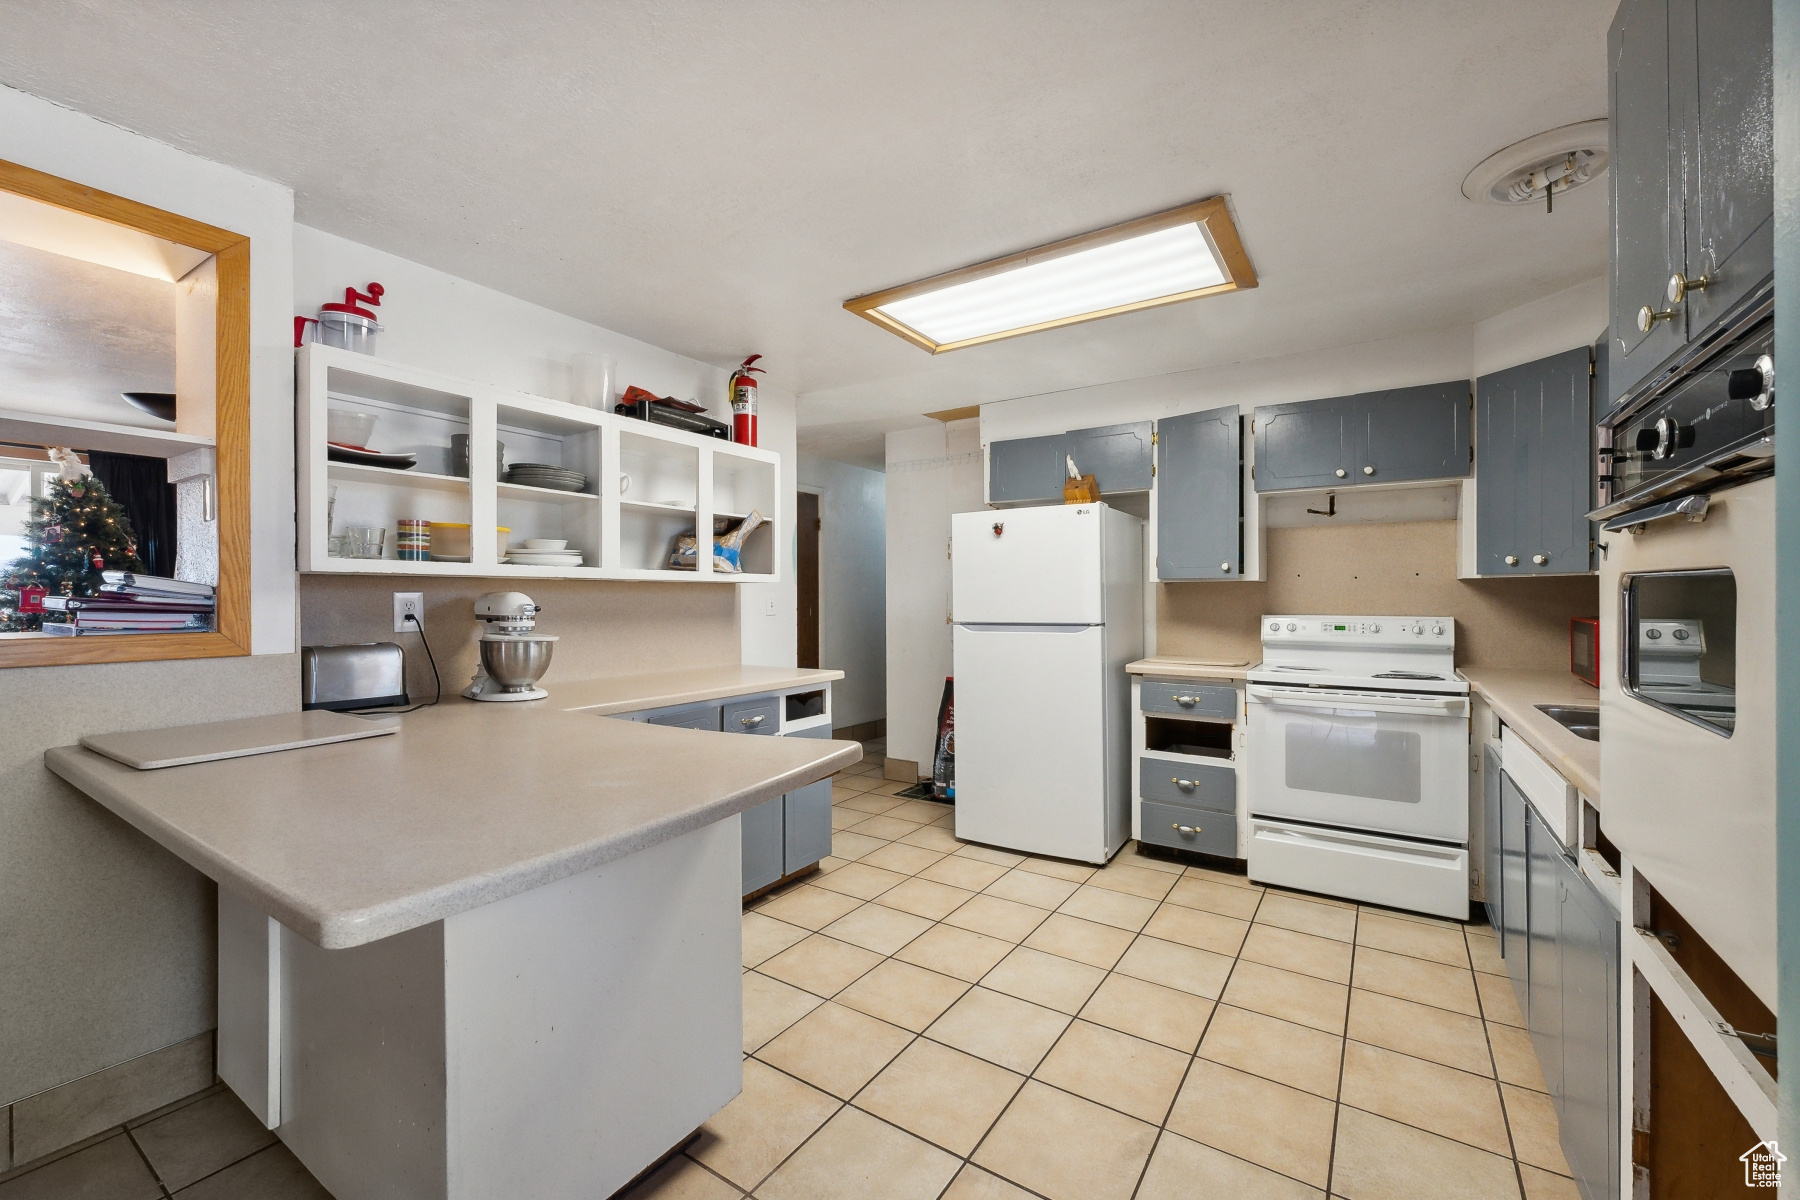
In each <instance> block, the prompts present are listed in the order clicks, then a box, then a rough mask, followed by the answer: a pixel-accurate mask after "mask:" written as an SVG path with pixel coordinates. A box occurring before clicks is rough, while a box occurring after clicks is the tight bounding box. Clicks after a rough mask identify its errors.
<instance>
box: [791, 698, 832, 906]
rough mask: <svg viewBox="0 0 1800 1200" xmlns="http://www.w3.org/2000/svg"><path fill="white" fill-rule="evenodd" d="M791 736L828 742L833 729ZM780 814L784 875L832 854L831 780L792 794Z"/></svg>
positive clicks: (820, 781) (826, 728) (807, 786)
mask: <svg viewBox="0 0 1800 1200" xmlns="http://www.w3.org/2000/svg"><path fill="white" fill-rule="evenodd" d="M788 736H789V737H810V738H829V737H830V736H831V729H830V728H829V727H828V726H824V725H820V726H815V727H814V728H812V729H803V730H801V731H799V732H798V733H791V734H789V735H788ZM781 811H782V855H781V869H782V874H784V875H792V874H793V873H794V872H795V871H798V870H801V869H803V868H805V867H810V866H812V865H813V864H814V863H816V862H818V861H819V860H820V859H821V858H824V857H825V856H826V855H827V854H830V853H831V780H829V779H821V780H819V782H817V783H809V784H807V785H806V786H805V787H803V788H798V789H796V790H794V791H791V792H789V793H788V794H787V795H785V796H783V797H782V798H781Z"/></svg>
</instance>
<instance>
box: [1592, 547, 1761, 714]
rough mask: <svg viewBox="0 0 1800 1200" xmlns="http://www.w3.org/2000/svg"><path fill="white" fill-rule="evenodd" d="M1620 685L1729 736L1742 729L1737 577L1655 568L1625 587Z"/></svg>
mask: <svg viewBox="0 0 1800 1200" xmlns="http://www.w3.org/2000/svg"><path fill="white" fill-rule="evenodd" d="M1624 589H1625V592H1624V604H1623V616H1624V620H1623V622H1622V629H1623V633H1624V642H1625V644H1624V646H1622V647H1621V649H1622V650H1623V653H1622V654H1621V655H1620V659H1621V664H1620V675H1621V682H1622V683H1623V684H1624V685H1625V690H1626V692H1628V693H1629V694H1630V695H1632V696H1635V697H1636V698H1637V699H1639V700H1641V701H1643V702H1644V703H1646V704H1650V705H1653V706H1654V707H1657V708H1660V709H1663V710H1664V711H1666V712H1670V713H1673V714H1675V715H1676V716H1678V717H1682V718H1684V719H1685V720H1688V721H1692V722H1693V723H1694V724H1696V725H1699V726H1701V727H1703V728H1705V729H1710V730H1711V731H1713V732H1714V733H1721V734H1724V735H1725V736H1726V737H1730V736H1731V734H1732V731H1733V730H1734V729H1735V728H1736V727H1737V579H1736V577H1735V576H1733V575H1732V573H1731V572H1730V571H1729V570H1709V571H1657V572H1650V573H1645V574H1641V575H1630V576H1627V577H1626V579H1625V583H1624Z"/></svg>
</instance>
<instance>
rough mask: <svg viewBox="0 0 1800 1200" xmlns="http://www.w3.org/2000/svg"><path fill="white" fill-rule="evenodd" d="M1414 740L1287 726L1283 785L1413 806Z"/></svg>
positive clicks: (1323, 726) (1389, 733) (1353, 729)
mask: <svg viewBox="0 0 1800 1200" xmlns="http://www.w3.org/2000/svg"><path fill="white" fill-rule="evenodd" d="M1419 754H1420V738H1419V735H1418V734H1417V733H1408V732H1405V731H1404V730H1395V729H1378V728H1376V727H1375V726H1374V725H1373V724H1369V725H1360V724H1358V725H1347V724H1343V723H1341V722H1336V721H1320V722H1311V721H1308V722H1304V723H1300V722H1296V723H1294V724H1292V725H1289V726H1288V727H1287V786H1288V787H1289V788H1290V789H1295V790H1301V791H1308V792H1324V793H1325V794H1327V795H1332V796H1362V797H1366V798H1368V799H1370V800H1392V801H1393V802H1395V803H1396V804H1417V803H1418V802H1419V787H1420V776H1421V767H1420V762H1419Z"/></svg>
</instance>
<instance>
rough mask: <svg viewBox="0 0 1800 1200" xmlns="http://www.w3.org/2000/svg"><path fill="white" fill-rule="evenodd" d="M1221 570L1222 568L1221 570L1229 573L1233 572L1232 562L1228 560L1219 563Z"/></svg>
mask: <svg viewBox="0 0 1800 1200" xmlns="http://www.w3.org/2000/svg"><path fill="white" fill-rule="evenodd" d="M1219 570H1221V571H1223V572H1225V573H1226V574H1227V575H1229V574H1231V564H1230V563H1228V562H1222V563H1220V564H1219Z"/></svg>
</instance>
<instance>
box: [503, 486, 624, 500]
mask: <svg viewBox="0 0 1800 1200" xmlns="http://www.w3.org/2000/svg"><path fill="white" fill-rule="evenodd" d="M494 493H495V494H496V495H497V496H499V497H500V499H502V500H529V501H531V502H532V503H533V504H598V503H600V497H598V496H596V495H594V494H593V493H592V492H565V491H562V490H561V489H559V488H543V487H532V486H531V485H530V484H528V483H497V484H495V485H494Z"/></svg>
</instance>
